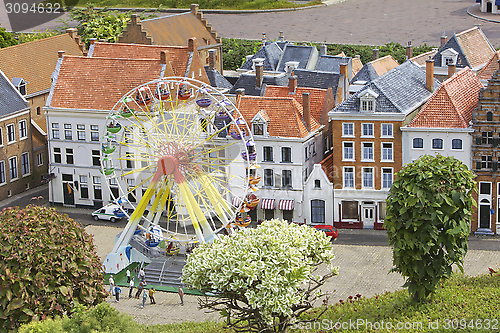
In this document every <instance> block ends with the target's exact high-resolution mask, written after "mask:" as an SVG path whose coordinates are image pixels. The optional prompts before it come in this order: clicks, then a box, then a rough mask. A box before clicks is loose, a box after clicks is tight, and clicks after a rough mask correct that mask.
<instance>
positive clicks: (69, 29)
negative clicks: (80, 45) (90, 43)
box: [66, 28, 77, 39]
mask: <svg viewBox="0 0 500 333" xmlns="http://www.w3.org/2000/svg"><path fill="white" fill-rule="evenodd" d="M76 32H77V30H76V29H75V28H68V29H66V33H68V34H69V36H70V37H71V38H73V39H75V37H76Z"/></svg>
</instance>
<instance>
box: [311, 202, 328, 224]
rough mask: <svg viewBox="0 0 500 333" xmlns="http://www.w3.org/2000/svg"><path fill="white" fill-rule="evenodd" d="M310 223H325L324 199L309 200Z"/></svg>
mask: <svg viewBox="0 0 500 333" xmlns="http://www.w3.org/2000/svg"><path fill="white" fill-rule="evenodd" d="M311 223H325V200H319V199H314V200H311Z"/></svg>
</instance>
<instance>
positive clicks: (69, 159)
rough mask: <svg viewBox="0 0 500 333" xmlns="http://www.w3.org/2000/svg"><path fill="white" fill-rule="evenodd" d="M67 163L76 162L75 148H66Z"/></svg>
mask: <svg viewBox="0 0 500 333" xmlns="http://www.w3.org/2000/svg"><path fill="white" fill-rule="evenodd" d="M66 164H75V160H74V158H73V148H66Z"/></svg>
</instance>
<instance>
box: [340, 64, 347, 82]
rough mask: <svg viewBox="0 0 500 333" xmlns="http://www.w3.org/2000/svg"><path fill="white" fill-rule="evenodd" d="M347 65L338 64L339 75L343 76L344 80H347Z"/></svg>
mask: <svg viewBox="0 0 500 333" xmlns="http://www.w3.org/2000/svg"><path fill="white" fill-rule="evenodd" d="M348 66H349V65H348V64H347V63H342V64H340V74H342V75H344V77H345V78H346V79H348V78H349V76H348V75H347V68H348Z"/></svg>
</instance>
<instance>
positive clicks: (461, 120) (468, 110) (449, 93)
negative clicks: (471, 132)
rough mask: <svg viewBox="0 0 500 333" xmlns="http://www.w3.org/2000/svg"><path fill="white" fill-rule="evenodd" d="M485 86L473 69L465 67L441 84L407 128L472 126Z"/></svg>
mask: <svg viewBox="0 0 500 333" xmlns="http://www.w3.org/2000/svg"><path fill="white" fill-rule="evenodd" d="M482 87H483V85H482V84H481V82H480V81H479V79H478V78H477V77H476V75H475V74H474V73H473V72H472V70H471V69H470V68H469V67H465V68H464V69H462V70H461V71H459V72H458V73H456V74H455V75H453V76H452V77H450V78H449V79H447V80H446V81H444V82H443V83H442V84H441V85H440V86H439V88H438V89H437V90H436V91H435V92H434V94H432V96H431V97H430V98H429V100H428V101H427V102H426V103H425V104H424V106H423V107H422V109H421V110H420V111H419V113H418V114H417V116H415V118H413V120H412V121H411V122H410V124H409V125H408V127H420V128H467V127H469V123H470V122H471V120H472V111H473V110H474V109H475V108H476V107H477V105H478V96H479V90H480V89H481V88H482Z"/></svg>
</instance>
